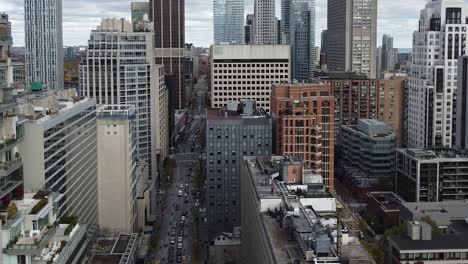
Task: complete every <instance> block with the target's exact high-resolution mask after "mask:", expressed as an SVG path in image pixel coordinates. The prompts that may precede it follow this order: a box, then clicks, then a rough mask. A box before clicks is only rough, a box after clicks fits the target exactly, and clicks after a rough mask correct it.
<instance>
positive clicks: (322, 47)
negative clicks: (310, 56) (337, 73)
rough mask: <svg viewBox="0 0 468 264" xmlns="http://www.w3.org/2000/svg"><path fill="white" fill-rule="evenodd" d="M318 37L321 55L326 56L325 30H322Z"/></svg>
mask: <svg viewBox="0 0 468 264" xmlns="http://www.w3.org/2000/svg"><path fill="white" fill-rule="evenodd" d="M320 36H321V38H322V39H321V42H320V48H321V53H322V54H327V42H328V31H327V30H326V29H325V30H322V33H321V35H320Z"/></svg>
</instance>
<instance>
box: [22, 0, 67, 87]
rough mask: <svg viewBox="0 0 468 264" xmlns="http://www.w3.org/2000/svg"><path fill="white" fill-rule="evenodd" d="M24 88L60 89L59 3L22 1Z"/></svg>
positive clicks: (61, 49)
mask: <svg viewBox="0 0 468 264" xmlns="http://www.w3.org/2000/svg"><path fill="white" fill-rule="evenodd" d="M24 33H25V34H24V35H25V44H26V53H25V57H26V83H27V87H29V86H30V85H31V83H34V82H40V83H42V84H43V85H45V86H46V87H47V88H49V89H62V88H63V41H62V0H25V1H24Z"/></svg>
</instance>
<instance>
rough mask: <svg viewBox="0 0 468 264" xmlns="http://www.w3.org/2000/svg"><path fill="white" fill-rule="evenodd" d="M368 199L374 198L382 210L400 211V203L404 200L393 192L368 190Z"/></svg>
mask: <svg viewBox="0 0 468 264" xmlns="http://www.w3.org/2000/svg"><path fill="white" fill-rule="evenodd" d="M367 196H369V198H370V199H373V200H375V201H376V202H377V203H378V204H380V207H381V208H382V209H383V210H384V211H400V204H401V203H404V200H403V199H402V198H401V197H400V196H398V195H397V194H395V193H393V192H370V193H368V194H367Z"/></svg>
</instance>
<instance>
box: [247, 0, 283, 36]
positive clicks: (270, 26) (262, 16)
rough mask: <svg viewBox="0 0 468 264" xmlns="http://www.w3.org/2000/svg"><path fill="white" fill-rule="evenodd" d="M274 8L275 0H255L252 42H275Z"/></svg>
mask: <svg viewBox="0 0 468 264" xmlns="http://www.w3.org/2000/svg"><path fill="white" fill-rule="evenodd" d="M275 10H276V8H275V0H255V4H254V13H255V14H254V16H255V20H254V37H253V39H254V44H257V45H275V44H277V42H278V41H277V36H276V31H277V30H276V26H277V23H276V21H277V19H276V13H275V12H276V11H275Z"/></svg>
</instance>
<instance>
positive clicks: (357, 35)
mask: <svg viewBox="0 0 468 264" xmlns="http://www.w3.org/2000/svg"><path fill="white" fill-rule="evenodd" d="M327 32H328V42H327V43H328V45H327V55H328V56H327V61H328V64H327V65H328V69H329V70H330V71H339V72H356V73H364V74H366V75H368V76H369V77H370V78H376V77H377V76H376V75H377V73H376V69H377V64H376V59H375V58H376V47H377V0H348V1H343V0H329V1H328V20H327Z"/></svg>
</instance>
